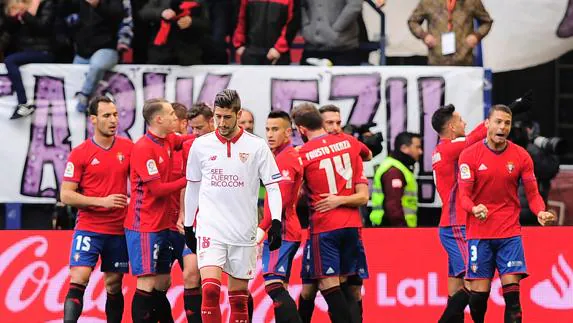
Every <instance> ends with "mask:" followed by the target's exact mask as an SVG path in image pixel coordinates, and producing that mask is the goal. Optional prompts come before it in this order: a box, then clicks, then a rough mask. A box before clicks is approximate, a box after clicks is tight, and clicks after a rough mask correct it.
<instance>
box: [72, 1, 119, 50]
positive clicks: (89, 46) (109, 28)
mask: <svg viewBox="0 0 573 323" xmlns="http://www.w3.org/2000/svg"><path fill="white" fill-rule="evenodd" d="M66 8H68V9H69V10H70V12H69V13H73V12H78V13H79V21H78V25H77V27H76V32H75V36H74V41H75V48H76V54H78V55H79V56H81V57H83V58H89V57H91V56H92V55H93V53H95V52H96V51H97V50H98V49H102V48H111V49H116V48H117V35H118V30H119V25H120V23H121V21H122V19H123V17H124V15H125V13H124V10H123V4H122V0H100V2H99V4H98V6H97V7H95V8H94V7H92V6H91V5H90V4H89V3H88V2H87V1H85V0H68V3H66Z"/></svg>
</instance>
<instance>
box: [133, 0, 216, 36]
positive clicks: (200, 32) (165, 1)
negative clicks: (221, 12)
mask: <svg viewBox="0 0 573 323" xmlns="http://www.w3.org/2000/svg"><path fill="white" fill-rule="evenodd" d="M193 2H196V3H197V4H198V5H199V6H198V7H195V8H193V9H191V18H192V22H191V26H190V27H189V28H187V29H180V28H179V26H177V22H176V21H173V22H171V30H170V32H169V36H168V38H167V44H166V45H174V46H178V45H182V44H199V43H201V40H202V39H203V37H204V36H205V35H206V33H207V32H209V19H208V17H207V10H206V8H205V6H204V3H203V1H193ZM180 4H181V1H172V0H149V1H148V2H147V3H146V4H145V6H143V8H142V9H141V10H140V11H139V16H140V18H141V20H143V21H145V22H147V23H148V24H149V25H150V27H151V28H150V31H151V35H150V36H151V37H150V38H149V41H150V46H154V45H153V42H154V40H155V36H157V33H158V32H159V29H160V27H161V22H162V21H163V18H161V13H162V12H163V10H165V9H173V10H174V11H175V13H176V14H180V13H181V11H180V9H179V8H178V6H179V5H180Z"/></svg>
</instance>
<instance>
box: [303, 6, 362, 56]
mask: <svg viewBox="0 0 573 323" xmlns="http://www.w3.org/2000/svg"><path fill="white" fill-rule="evenodd" d="M361 13H362V0H302V8H301V14H302V35H303V37H304V41H305V44H304V51H303V53H302V59H301V64H303V65H308V64H316V61H319V60H320V59H326V60H327V62H328V63H329V65H330V64H334V65H360V63H361V62H360V54H359V51H358V15H360V14H361Z"/></svg>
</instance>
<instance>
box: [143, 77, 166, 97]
mask: <svg viewBox="0 0 573 323" xmlns="http://www.w3.org/2000/svg"><path fill="white" fill-rule="evenodd" d="M166 78H167V74H166V73H153V72H150V73H143V99H144V100H149V99H157V98H165V79H166Z"/></svg>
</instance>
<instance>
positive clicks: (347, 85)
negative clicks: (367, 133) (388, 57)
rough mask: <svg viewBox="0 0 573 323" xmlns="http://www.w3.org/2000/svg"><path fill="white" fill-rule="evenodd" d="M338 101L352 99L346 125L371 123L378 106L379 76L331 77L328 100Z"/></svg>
mask: <svg viewBox="0 0 573 323" xmlns="http://www.w3.org/2000/svg"><path fill="white" fill-rule="evenodd" d="M340 99H354V104H353V105H352V110H351V111H350V115H349V116H348V119H347V121H346V123H347V124H352V125H356V126H361V125H364V124H366V123H369V122H371V121H372V119H374V115H375V114H376V111H378V105H379V104H380V74H379V73H370V74H350V75H333V76H332V80H331V85H330V98H329V100H340Z"/></svg>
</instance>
